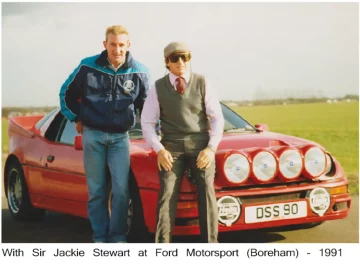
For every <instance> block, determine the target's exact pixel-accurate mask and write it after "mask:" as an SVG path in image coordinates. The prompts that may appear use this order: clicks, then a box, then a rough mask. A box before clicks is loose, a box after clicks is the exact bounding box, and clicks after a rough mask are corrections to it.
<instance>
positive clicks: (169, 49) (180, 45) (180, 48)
mask: <svg viewBox="0 0 360 264" xmlns="http://www.w3.org/2000/svg"><path fill="white" fill-rule="evenodd" d="M175 52H183V53H189V52H190V49H189V47H188V46H187V45H186V44H185V43H184V42H171V43H169V44H168V45H167V46H166V47H165V49H164V57H165V58H167V57H168V56H169V55H171V54H172V53H175Z"/></svg>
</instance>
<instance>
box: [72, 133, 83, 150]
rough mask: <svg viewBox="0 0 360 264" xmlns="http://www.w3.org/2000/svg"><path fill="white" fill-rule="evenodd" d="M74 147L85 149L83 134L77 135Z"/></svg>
mask: <svg viewBox="0 0 360 264" xmlns="http://www.w3.org/2000/svg"><path fill="white" fill-rule="evenodd" d="M74 148H75V149H76V150H83V145H82V136H81V135H78V136H75V140H74Z"/></svg>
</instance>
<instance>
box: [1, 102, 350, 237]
mask: <svg viewBox="0 0 360 264" xmlns="http://www.w3.org/2000/svg"><path fill="white" fill-rule="evenodd" d="M222 110H223V115H224V118H225V127H224V136H223V139H222V141H221V143H220V145H219V148H218V151H217V152H216V165H217V170H216V177H215V190H216V197H217V200H218V209H219V218H218V221H219V232H228V231H234V230H245V229H258V228H267V227H275V226H277V227H279V226H285V225H298V224H310V225H316V224H319V223H322V222H324V221H325V220H334V219H341V218H345V217H346V216H347V215H348V213H349V209H350V205H351V197H350V194H349V190H348V180H347V179H346V177H345V176H344V172H343V169H342V167H341V165H340V163H339V162H338V161H337V160H336V159H335V157H334V156H332V155H331V154H330V153H329V152H328V151H327V150H326V149H325V148H324V147H322V146H320V145H319V144H317V143H314V142H311V141H308V140H305V139H301V138H296V137H293V136H287V135H282V134H278V133H272V132H269V131H268V127H267V125H264V124H260V125H255V126H252V125H251V124H249V123H248V122H247V121H246V120H244V119H243V118H242V117H241V116H239V115H238V114H236V113H235V112H233V111H232V110H231V109H230V108H228V107H227V106H225V105H222ZM129 135H130V138H131V174H132V175H131V177H130V182H129V184H130V193H131V200H130V203H129V210H128V220H129V221H128V224H129V227H130V228H129V239H130V240H134V241H138V240H139V239H140V240H141V239H142V238H144V236H145V234H150V233H154V232H155V221H156V205H157V196H158V190H159V178H158V171H157V162H156V160H157V155H156V153H155V152H154V151H153V150H152V149H150V148H149V146H148V145H147V143H146V142H145V140H144V139H143V138H142V132H141V128H140V123H139V122H137V125H136V127H135V128H134V129H132V130H131V131H129ZM109 177H110V174H109ZM191 179H192V178H191V175H190V173H189V171H187V172H186V173H185V175H184V177H183V182H182V186H181V191H180V195H179V202H178V207H177V213H176V216H177V218H176V222H175V228H174V231H173V234H174V235H194V234H199V233H200V232H199V223H198V204H197V191H196V186H195V183H194V182H192V180H191ZM4 186H5V189H6V197H7V201H8V206H9V210H10V212H11V215H12V216H13V218H14V219H16V220H34V219H41V218H43V217H44V214H45V211H46V210H51V211H57V212H62V213H66V214H72V215H76V216H80V217H84V218H86V217H87V209H86V208H87V200H88V193H87V186H86V177H85V175H84V168H83V153H82V146H81V137H80V136H78V134H77V132H76V130H75V124H74V123H70V122H69V121H67V120H66V119H65V118H64V116H63V115H62V114H61V113H60V112H59V109H55V110H53V111H52V112H50V113H49V114H47V115H45V116H22V117H14V118H12V119H10V121H9V155H8V157H7V160H6V164H5V177H4ZM110 189H111V188H109V204H110V203H111V197H112V195H111V192H110ZM109 208H111V207H109ZM110 213H111V212H110Z"/></svg>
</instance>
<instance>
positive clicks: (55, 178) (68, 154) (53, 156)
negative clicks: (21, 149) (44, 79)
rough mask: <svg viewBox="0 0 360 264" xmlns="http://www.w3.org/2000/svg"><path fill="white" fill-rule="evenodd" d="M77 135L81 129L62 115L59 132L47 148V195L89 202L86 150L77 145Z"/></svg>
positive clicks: (45, 154) (44, 176)
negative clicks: (77, 129) (85, 163)
mask: <svg viewBox="0 0 360 264" xmlns="http://www.w3.org/2000/svg"><path fill="white" fill-rule="evenodd" d="M59 115H61V113H59ZM76 135H78V133H77V132H76V129H75V123H71V122H69V121H68V120H67V119H66V118H64V116H62V115H61V122H60V126H59V128H58V132H57V135H56V137H55V139H54V141H52V142H50V143H49V144H48V146H47V148H46V150H44V156H43V173H42V178H43V183H44V187H45V190H44V195H45V196H47V197H52V198H54V199H57V200H59V199H61V200H64V201H65V200H66V201H69V202H70V201H72V202H81V203H86V202H87V199H88V192H87V185H86V177H85V174H84V168H83V156H82V154H83V152H82V150H75V148H74V139H75V136H76ZM54 202H56V201H54ZM64 204H66V203H63V205H64Z"/></svg>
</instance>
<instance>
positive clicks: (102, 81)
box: [59, 50, 150, 133]
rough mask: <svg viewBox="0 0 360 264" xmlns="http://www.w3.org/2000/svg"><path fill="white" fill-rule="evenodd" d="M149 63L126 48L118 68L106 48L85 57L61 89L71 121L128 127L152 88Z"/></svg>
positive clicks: (64, 111) (100, 126) (113, 129)
mask: <svg viewBox="0 0 360 264" xmlns="http://www.w3.org/2000/svg"><path fill="white" fill-rule="evenodd" d="M149 82H150V75H149V71H148V69H147V67H146V66H145V65H143V64H141V63H139V62H137V61H136V60H134V59H133V58H132V56H131V54H130V52H127V54H126V60H125V62H124V64H123V65H122V66H121V67H120V68H119V69H118V70H117V71H116V72H115V71H114V69H113V68H112V67H111V66H110V64H109V61H108V59H107V51H106V50H104V51H103V52H102V53H101V54H98V55H96V56H92V57H88V58H85V59H83V60H82V61H81V63H80V65H79V66H78V67H77V68H76V69H75V70H74V72H73V73H72V74H70V76H69V78H68V79H67V80H66V81H65V83H64V84H63V85H62V86H61V89H60V94H59V96H60V107H61V112H62V114H63V115H64V116H65V117H66V118H67V119H68V120H69V121H71V122H74V121H75V122H77V121H82V123H83V124H84V125H85V126H87V127H90V128H95V129H99V130H102V131H104V132H110V133H122V132H126V131H128V130H129V129H130V128H131V127H133V126H134V125H135V123H136V118H135V114H136V112H135V111H136V110H137V109H138V110H139V113H141V111H142V108H143V104H144V102H145V99H146V96H147V94H148V91H149Z"/></svg>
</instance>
